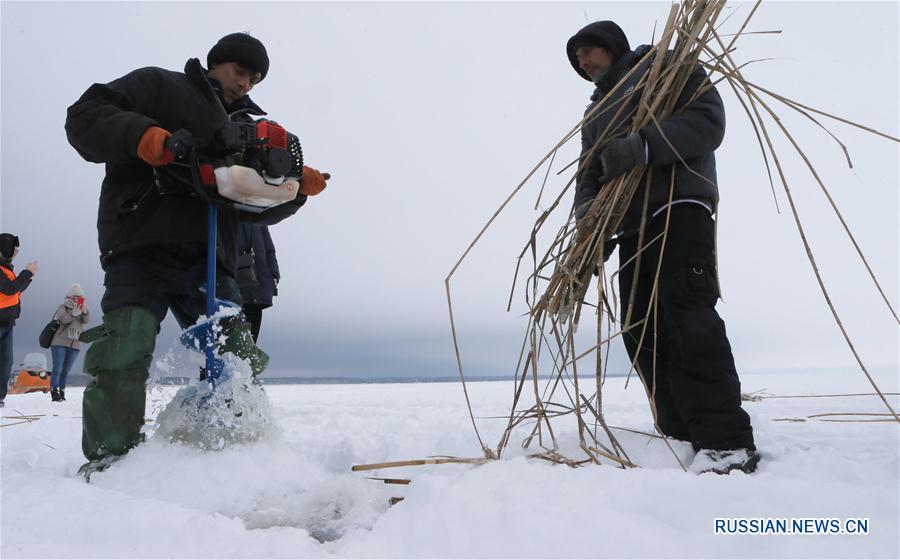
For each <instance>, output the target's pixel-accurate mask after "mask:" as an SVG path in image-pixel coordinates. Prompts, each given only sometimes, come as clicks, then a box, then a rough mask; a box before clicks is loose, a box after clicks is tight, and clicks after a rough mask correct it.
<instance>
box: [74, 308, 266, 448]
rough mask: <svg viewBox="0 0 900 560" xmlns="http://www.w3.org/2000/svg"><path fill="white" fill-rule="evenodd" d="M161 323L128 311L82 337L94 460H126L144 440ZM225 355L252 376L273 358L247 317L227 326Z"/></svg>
mask: <svg viewBox="0 0 900 560" xmlns="http://www.w3.org/2000/svg"><path fill="white" fill-rule="evenodd" d="M158 328H159V321H158V320H157V319H156V317H154V315H153V313H151V312H150V311H148V310H146V309H144V308H142V307H124V308H121V309H116V310H115V311H111V312H109V313H107V314H106V315H104V316H103V324H102V325H100V326H99V327H95V328H93V329H90V330H87V331H85V332H84V333H82V335H81V341H82V342H90V343H91V347H90V348H89V349H88V351H87V354H86V355H85V358H84V370H85V372H86V373H88V374H89V375H90V376H92V378H93V379H92V380H91V382H90V383H89V384H88V386H87V388H86V389H85V390H84V399H83V402H82V410H83V415H82V416H83V420H82V439H81V448H82V451H83V452H84V456H85V457H87V458H88V459H89V460H95V459H101V458H103V457H106V456H108V455H122V454H124V453H126V452H127V451H128V450H129V449H131V448H132V447H134V446H136V445H137V444H138V443H140V442H141V441H142V435H141V427H142V426H143V425H144V408H145V405H146V390H145V384H146V382H147V378H148V377H149V375H150V363H151V361H152V360H153V349H154V348H155V346H156V333H157V330H158ZM223 328H224V330H225V343H224V344H223V345H222V348H221V349H220V350H219V352H220V353H224V352H232V353H234V354H235V355H236V356H238V357H239V358H241V359H244V360H246V361H247V362H248V363H249V364H250V367H251V369H252V371H253V375H258V374H259V373H262V371H263V370H264V369H265V367H266V365H267V364H268V361H269V357H268V356H267V355H266V354H265V352H263V351H262V350H260V349H259V348H257V347H256V345H255V344H254V343H253V338H252V336H251V335H250V326H249V325H248V324H247V322H246V321H244V320H243V318H242V317H236V318H234V319H232V320H230V321H226V322H225V324H223Z"/></svg>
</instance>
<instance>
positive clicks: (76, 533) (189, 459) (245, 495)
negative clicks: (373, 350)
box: [0, 371, 900, 558]
mask: <svg viewBox="0 0 900 560" xmlns="http://www.w3.org/2000/svg"><path fill="white" fill-rule="evenodd" d="M879 381H880V383H881V388H882V390H884V391H891V392H896V391H897V376H896V371H895V372H892V373H891V374H890V375H889V376H888V377H887V379H880V380H879ZM743 385H744V391H745V392H751V391H758V390H762V389H765V390H766V392H767V393H770V394H774V395H797V394H811V393H816V394H827V393H849V392H860V393H865V392H871V388H870V387H869V386H868V385H867V383H866V382H865V379H864V377H863V376H862V374H861V373H859V372H854V371H848V372H844V373H842V374H825V373H822V374H816V375H812V374H791V375H786V374H785V375H770V374H766V375H750V376H745V378H744V379H743ZM623 387H624V380H623V379H621V378H618V379H617V378H611V379H610V380H609V381H608V382H607V385H606V388H605V390H604V401H605V405H604V406H605V410H606V414H607V417H608V421H609V422H610V424H612V425H614V426H620V427H627V428H631V429H636V430H650V429H651V422H650V417H649V412H648V408H647V405H646V403H645V400H644V397H643V394H642V389H641V388H640V387H639V386H638V384H636V383H633V382H632V383H631V384H630V385H629V387H628V389H627V390H623ZM175 390H176V389H175V388H171V387H154V388H152V390H151V391H150V398H149V399H148V416H153V415H155V414H158V413H159V411H160V410H161V409H162V408H163V406H164V405H165V404H166V402H167V401H168V400H169V399H171V397H172V395H173V394H174V393H175ZM469 391H470V394H471V395H472V398H473V405H474V408H475V414H476V415H477V416H479V420H478V425H479V428H480V430H481V433H482V437H483V438H484V439H485V443H486V444H487V445H489V446H492V447H493V446H494V445H495V444H496V442H497V441H498V440H499V434H500V432H501V431H502V428H503V425H504V420H503V419H491V418H488V417H489V416H504V415H505V414H506V412H505V411H506V410H508V407H509V405H510V403H511V394H512V384H511V383H510V382H483V383H472V384H470V385H469ZM266 392H267V393H268V395H269V397H270V399H271V415H272V418H273V423H272V426H273V429H272V430H271V431H270V432H269V433H267V434H266V435H265V436H264V437H263V438H262V439H261V440H259V441H256V442H254V443H250V444H236V445H231V446H228V447H226V448H225V449H224V450H220V451H202V450H199V449H196V448H193V447H189V446H187V445H184V444H175V443H168V442H166V441H164V439H163V438H162V437H150V438H149V439H148V441H147V442H146V443H144V444H142V445H140V446H139V447H138V448H136V449H135V450H133V451H132V452H131V453H129V454H128V455H127V456H126V457H125V458H124V459H123V460H121V461H119V462H118V463H116V464H115V465H113V466H112V467H111V468H110V469H109V470H108V471H106V472H103V473H99V474H96V475H94V477H93V478H92V479H91V483H90V484H86V483H85V482H84V481H83V480H82V479H81V478H78V477H76V476H75V471H76V470H77V469H78V467H79V466H80V465H81V464H82V462H83V461H84V460H83V458H82V456H81V450H80V435H81V420H80V418H79V417H80V415H81V395H82V389H80V388H71V389H68V390H67V397H68V401H66V402H64V403H51V402H50V397H49V395H44V394H31V395H11V396H9V397H8V398H7V407H6V408H5V409H3V410H2V412H3V424H4V425H7V427H4V428H3V429H2V432H0V451H2V456H0V462H2V472H0V477H2V478H0V491H2V509H0V515H2V520H0V537H2V545H0V556H2V557H3V558H63V557H65V558H72V557H92V558H112V557H115V558H137V557H140V558H186V557H189V558H238V557H240V558H245V557H258V558H275V557H277V558H289V557H554V558H558V557H579V558H583V557H691V558H701V557H703V558H705V557H768V558H772V557H779V558H784V557H805V558H821V557H873V558H874V557H879V558H897V557H898V556H900V542H898V527H900V517H898V509H900V506H898V497H900V493H898V478H900V477H898V468H900V464H898V444H900V441H898V426H897V424H896V423H895V424H890V423H838V422H823V421H821V420H813V419H810V420H808V421H806V422H779V421H775V419H778V418H804V417H806V416H809V415H813V414H818V413H828V412H873V413H883V412H885V407H884V405H883V403H881V402H880V401H879V400H878V399H877V397H872V396H860V397H842V398H805V399H794V398H786V399H767V400H762V401H759V402H747V403H745V407H746V409H747V411H748V412H749V413H750V415H751V416H752V418H753V425H754V427H755V433H756V438H757V444H758V446H759V448H760V450H761V452H762V457H763V458H762V462H761V463H760V466H759V470H758V471H757V473H755V474H753V475H745V474H743V473H735V474H732V475H730V476H718V475H714V474H707V475H702V476H696V475H693V474H690V473H686V472H683V471H682V470H681V468H680V467H679V466H678V464H677V462H676V461H675V460H674V458H673V457H672V455H671V454H670V452H669V451H668V450H667V449H666V447H665V445H664V444H663V442H661V441H660V440H658V439H652V438H648V437H646V436H643V435H639V434H635V433H632V432H626V431H622V430H617V435H618V436H619V437H620V440H621V441H622V442H623V445H624V446H625V449H626V450H627V451H628V453H629V455H630V456H631V458H632V460H634V461H635V462H637V463H638V464H640V465H642V466H643V467H644V468H639V469H630V470H623V469H620V468H615V467H613V466H609V465H605V466H590V467H585V468H578V469H573V468H569V467H565V466H558V465H552V464H549V463H547V462H544V461H541V460H534V459H526V458H525V457H524V456H523V454H524V453H525V451H523V450H522V449H521V448H520V446H519V444H518V442H521V439H522V437H521V436H522V434H521V433H519V434H517V439H515V440H514V441H513V445H512V446H511V447H510V448H508V450H507V452H506V453H505V455H504V458H503V459H502V460H500V461H496V462H491V463H489V464H485V465H481V466H471V465H427V466H418V467H408V468H396V469H384V470H381V471H369V472H356V473H354V472H351V471H350V467H351V465H354V464H360V463H375V462H382V461H395V460H405V459H421V458H426V457H428V456H434V455H454V456H461V457H478V456H479V455H480V453H479V450H480V448H479V446H478V443H477V439H476V438H475V436H474V431H473V429H472V426H471V421H470V419H469V417H468V414H467V412H466V407H465V402H464V400H463V396H462V391H461V389H460V386H459V384H451V383H425V384H371V385H315V386H313V385H274V386H268V387H266ZM890 399H891V403H892V404H893V405H894V406H895V407H896V406H897V405H898V399H897V397H890ZM18 413H22V414H32V415H45V416H41V417H40V419H39V420H37V421H34V422H31V423H26V424H18V425H8V424H11V423H12V422H13V419H12V418H11V417H13V416H16V415H17V414H18ZM826 418H834V417H826ZM845 418H846V417H845ZM557 426H558V427H559V433H558V437H559V439H560V442H561V445H562V446H563V447H567V448H568V449H570V450H571V449H572V448H574V446H575V444H576V440H575V438H576V429H575V426H574V425H573V423H572V422H563V423H562V424H558V425H557ZM148 428H150V429H151V430H152V429H153V426H152V424H148ZM673 446H674V447H675V449H676V450H677V452H678V454H679V456H680V457H681V458H682V459H683V460H684V461H685V462H689V461H690V458H691V456H692V455H693V452H692V451H691V450H690V449H689V448H688V446H686V445H684V444H680V443H678V442H673ZM365 476H380V477H396V478H411V479H412V484H411V485H409V486H399V485H389V484H384V483H382V482H380V481H375V480H370V479H367V478H365ZM395 496H396V497H404V498H405V499H404V500H403V501H402V502H400V503H398V504H397V505H394V506H389V499H390V498H391V497H395ZM717 517H746V518H751V517H752V518H757V517H786V518H794V517H817V518H821V517H829V518H831V517H834V518H841V519H843V518H848V517H865V518H868V519H869V520H870V527H869V534H868V535H865V536H860V535H728V536H722V535H715V534H714V533H713V527H714V525H713V523H714V519H715V518H717Z"/></svg>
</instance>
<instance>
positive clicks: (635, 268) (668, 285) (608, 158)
mask: <svg viewBox="0 0 900 560" xmlns="http://www.w3.org/2000/svg"><path fill="white" fill-rule="evenodd" d="M650 50H651V47H650V46H646V45H644V46H640V47H638V48H637V49H635V50H631V48H630V46H629V43H628V39H627V37H626V36H625V33H624V32H623V31H622V29H621V28H620V27H619V26H618V25H617V24H615V23H613V22H612V21H600V22H595V23H592V24H590V25H588V26H586V27H584V28H583V29H581V30H580V31H579V32H578V33H576V34H575V35H574V36H573V37H572V38H571V39H569V41H568V44H567V45H566V51H567V54H568V57H569V61H570V62H571V64H572V66H573V68H574V69H575V71H576V72H578V74H579V75H580V76H581V77H583V78H584V79H586V80H589V81H591V82H593V83H594V84H595V85H596V90H595V91H594V94H593V95H592V96H591V104H590V105H589V106H588V108H587V112H586V113H585V114H586V117H587V118H586V121H585V123H584V124H583V127H582V154H581V160H580V167H579V173H578V176H577V180H576V181H577V183H576V191H575V205H574V213H575V217H576V219H577V220H578V229H579V230H584V229H586V227H587V226H586V225H585V224H587V223H589V222H590V223H591V224H596V223H600V222H602V221H603V220H604V219H605V216H606V215H601V212H603V211H604V210H603V209H601V208H600V206H601V204H593V202H594V200H595V198H597V197H598V195H600V194H601V193H602V191H603V190H604V188H606V187H608V186H610V185H611V182H612V181H613V180H614V179H616V178H617V177H620V176H622V175H624V174H626V173H628V172H630V171H632V170H633V169H635V168H636V167H641V166H646V170H645V171H644V172H643V174H642V175H641V179H640V183H639V185H640V186H639V187H638V188H637V191H636V192H635V193H634V195H633V198H632V199H631V201H630V203H628V206H627V209H626V210H625V211H624V218H621V222H620V224H619V226H618V228H616V229H615V230H614V231H615V232H616V238H615V240H614V242H618V245H619V263H620V271H619V296H620V298H619V299H620V310H619V311H620V313H621V316H620V317H619V320H620V321H621V322H622V329H623V331H624V336H623V339H624V341H625V346H626V348H627V350H628V354H629V356H630V357H631V360H632V362H633V363H634V364H635V366H636V368H637V371H638V373H639V374H640V375H641V378H642V380H643V381H644V384H645V386H646V388H647V391H648V393H649V394H650V395H651V402H652V403H654V404H653V406H654V407H655V411H654V412H655V419H656V422H657V426H658V428H659V430H660V431H661V432H662V433H663V434H665V435H667V436H671V437H673V438H676V439H680V440H684V441H689V442H691V444H692V445H693V447H694V449H695V450H696V451H697V452H698V453H697V455H696V457H695V458H694V462H693V463H692V465H691V470H692V471H694V472H697V473H700V472H716V473H719V474H725V473H728V472H730V471H732V470H741V471H744V472H748V473H749V472H752V471H754V470H755V469H756V464H757V463H758V462H759V455H758V454H757V452H756V448H755V446H754V443H753V429H752V427H751V425H750V418H749V416H748V415H747V413H746V412H745V411H744V410H743V409H742V408H741V398H740V392H741V391H740V381H739V379H738V375H737V371H736V369H735V365H734V358H733V356H732V353H731V346H730V344H729V342H728V338H727V336H726V334H725V324H724V322H723V321H722V319H721V318H720V317H719V315H718V313H717V312H716V310H715V305H716V302H717V300H718V298H719V286H718V278H717V273H716V257H715V223H714V220H713V216H714V214H715V210H716V203H717V202H718V198H719V196H718V188H717V186H716V163H715V156H714V154H713V152H714V151H715V150H716V148H718V146H719V144H720V143H721V142H722V139H723V137H724V134H725V111H724V107H723V105H722V100H721V98H720V97H719V94H718V92H717V91H716V89H715V88H714V87H712V86H711V84H710V83H709V80H708V79H707V76H706V73H705V72H704V71H703V70H702V69H701V68H700V67H699V66H697V67H695V68H694V69H693V71H692V72H690V74H689V77H688V79H687V81H686V83H685V85H684V88H683V89H682V91H681V93H680V95H679V96H678V100H677V101H676V103H675V106H674V107H675V108H674V110H673V111H672V113H671V114H670V115H669V116H668V117H666V118H660V119H659V120H658V121H657V122H651V123H650V124H649V125H647V126H644V127H642V128H640V129H639V130H638V131H637V132H631V130H632V128H633V126H632V125H633V118H634V116H635V114H636V113H638V112H639V102H640V100H641V96H642V95H643V91H642V90H643V89H644V84H645V83H646V75H647V74H648V72H649V71H650V69H651V63H652V61H653V55H652V54H651V55H650V56H646V55H647V54H648V53H649V52H650ZM667 60H668V59H667ZM620 82H621V83H620ZM598 105H600V106H599V107H598ZM657 123H658V124H657ZM589 212H593V215H591V216H590V218H591V219H590V220H587V219H585V216H586V215H588V213H589ZM613 223H615V222H613ZM590 227H591V228H595V227H596V226H593V225H591V226H590ZM597 230H599V228H598V229H597ZM597 230H595V231H597ZM584 233H585V232H583V231H579V234H584ZM614 242H612V243H611V242H609V241H607V242H606V244H605V245H604V246H605V247H606V251H605V256H606V257H607V258H608V256H609V253H611V252H612V249H611V247H614V246H615V245H614ZM639 246H640V247H641V249H639ZM661 255H662V256H661ZM654 285H656V286H655V287H654ZM639 348H640V351H639Z"/></svg>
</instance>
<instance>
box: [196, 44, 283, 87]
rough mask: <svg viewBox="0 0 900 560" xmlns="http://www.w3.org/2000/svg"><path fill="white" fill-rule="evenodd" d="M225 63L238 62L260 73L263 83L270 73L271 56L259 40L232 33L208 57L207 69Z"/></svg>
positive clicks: (210, 51)
mask: <svg viewBox="0 0 900 560" xmlns="http://www.w3.org/2000/svg"><path fill="white" fill-rule="evenodd" d="M223 62H237V63H238V64H240V65H242V66H246V67H247V68H249V69H251V70H255V71H256V72H259V73H260V75H261V77H260V81H262V80H263V79H264V78H265V77H266V73H267V72H268V71H269V54H268V53H267V52H266V47H265V45H263V44H262V43H261V42H260V40H259V39H257V38H256V37H253V36H251V35H249V34H247V33H232V34H231V35H226V36H224V37H222V38H221V39H219V42H218V43H216V44H215V45H213V48H211V49H209V54H207V55H206V67H207V68H210V67H212V65H213V64H220V63H223Z"/></svg>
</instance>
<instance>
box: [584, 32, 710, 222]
mask: <svg viewBox="0 0 900 560" xmlns="http://www.w3.org/2000/svg"><path fill="white" fill-rule="evenodd" d="M649 49H650V47H649V46H648V45H642V46H640V47H638V48H637V49H635V50H633V51H629V52H627V53H625V54H624V55H623V56H622V57H621V58H620V59H619V60H618V61H616V63H615V64H614V65H613V67H612V68H611V69H610V70H609V72H608V73H607V74H606V75H605V76H604V77H603V79H602V80H601V81H600V83H599V84H598V85H597V88H596V90H594V94H593V95H592V96H591V103H590V104H589V105H588V107H587V110H586V111H585V115H587V113H589V112H590V111H592V110H593V109H594V107H595V106H596V105H597V104H598V103H599V102H600V101H601V100H602V99H603V98H604V97H605V96H606V94H607V93H608V92H609V91H610V90H611V89H612V88H613V87H614V86H615V85H616V83H617V82H618V81H619V80H620V79H621V78H622V77H623V76H625V75H626V74H627V73H628V72H629V70H631V69H632V68H633V67H634V66H635V65H636V64H637V63H638V62H639V61H640V59H641V58H642V57H643V56H644V55H645V54H647V52H648V51H649ZM652 60H653V57H652V56H651V57H649V58H648V59H647V61H645V62H644V64H643V67H642V68H639V69H638V70H636V71H635V72H634V73H633V74H632V75H631V76H629V77H628V79H627V80H626V81H625V83H624V84H622V85H621V86H619V88H618V89H617V90H616V92H615V93H613V95H612V96H611V97H610V98H609V99H608V100H607V101H606V103H604V107H601V108H600V109H598V110H597V113H595V114H594V116H593V117H592V120H590V121H589V122H588V123H586V124H585V125H584V126H583V128H582V130H581V157H580V163H584V161H585V159H586V158H587V156H588V153H589V152H590V150H591V148H592V147H593V146H594V144H595V143H596V141H597V139H598V138H600V136H601V135H602V134H603V131H604V130H606V128H607V126H609V125H610V123H611V122H612V121H613V118H614V117H616V113H618V112H619V109H620V108H621V107H622V104H623V103H625V104H626V106H625V107H624V108H623V109H622V111H621V113H620V114H619V115H618V118H617V119H616V120H615V122H612V127H611V128H610V134H609V135H608V136H607V137H608V138H612V137H614V136H623V135H625V134H627V133H628V130H629V127H630V126H631V122H632V118H633V117H634V114H635V111H636V109H637V106H638V102H639V100H640V97H641V91H640V90H638V91H636V92H635V93H634V94H633V95H632V96H631V97H630V98H628V99H625V96H626V94H627V93H628V92H629V91H630V90H632V89H634V88H635V86H636V85H637V83H638V82H639V81H640V79H641V77H642V76H643V75H644V74H645V73H646V72H647V71H648V70H649V68H650V64H651V62H652ZM705 80H706V72H705V71H704V70H703V69H702V68H700V67H699V66H698V67H697V69H696V70H694V72H693V73H692V74H691V76H690V78H689V79H688V82H687V84H686V85H685V87H684V90H683V91H682V93H681V96H679V98H678V101H677V103H676V106H675V107H676V108H675V111H674V112H673V114H672V115H671V116H670V117H669V118H667V119H664V120H662V121H660V126H661V127H662V130H663V132H665V138H667V139H668V141H669V142H671V143H672V146H674V148H675V150H677V153H676V152H675V151H673V150H672V147H670V146H669V144H668V143H667V142H666V140H665V139H663V135H662V134H661V133H660V131H659V130H658V129H657V128H656V125H655V124H653V123H651V124H649V125H648V126H645V127H644V128H642V129H641V130H640V131H639V133H640V135H641V136H642V137H643V139H644V141H645V142H646V143H647V147H648V152H649V153H648V157H649V159H648V162H647V165H648V166H650V167H652V168H653V180H652V183H651V187H650V189H651V190H650V204H649V211H650V212H651V213H652V212H654V211H655V210H656V209H658V208H661V207H663V206H664V205H665V204H666V202H667V201H668V199H669V186H670V182H671V177H672V173H673V172H674V173H675V193H674V200H678V199H680V198H693V199H699V200H703V201H705V202H707V203H709V205H710V207H711V208H715V206H716V204H717V203H718V201H719V191H718V187H717V186H716V158H715V155H714V154H713V152H714V151H715V150H716V148H718V147H719V145H720V144H721V143H722V139H723V138H724V136H725V108H724V107H723V105H722V98H721V97H719V92H718V91H716V89H715V88H710V89H708V90H706V91H705V92H704V93H703V94H702V95H700V96H698V97H697V99H695V100H694V101H693V102H691V103H690V104H688V101H689V100H690V98H691V96H692V95H693V93H694V92H696V91H697V89H698V88H699V87H700V86H701V85H703V83H704V81H705ZM598 114H599V116H598ZM601 148H602V146H600V147H598V148H597V149H596V150H594V153H593V155H592V157H591V159H590V161H589V162H588V163H587V165H586V166H585V167H584V169H583V170H582V172H581V173H580V174H579V176H578V178H577V180H576V181H577V182H576V187H575V204H574V206H573V208H574V209H578V208H580V207H581V205H582V204H585V203H588V202H590V201H592V200H593V199H594V198H595V197H596V196H597V194H598V193H599V192H600V189H601V188H602V185H601V184H600V182H599V181H598V178H599V177H600V176H601V175H602V174H603V169H602V166H601V164H600V155H599V154H600V149H601ZM679 155H680V156H681V158H682V159H684V161H685V163H687V165H688V166H690V169H688V168H687V167H685V166H684V164H682V163H681V162H680V161H679V157H678V156H679ZM691 170H693V172H692V171H691ZM694 172H696V173H697V174H699V175H701V176H702V177H698V176H697V175H695V174H694ZM643 192H644V190H643V187H641V188H640V189H639V190H638V192H637V193H636V194H635V196H634V199H633V200H632V203H631V206H630V207H629V209H628V212H627V214H626V217H625V222H624V223H623V224H622V228H623V229H625V230H626V231H628V230H630V229H634V228H637V227H638V226H639V225H640V220H641V217H640V213H641V208H642V207H643V201H644V197H643V194H642V193H643Z"/></svg>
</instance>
